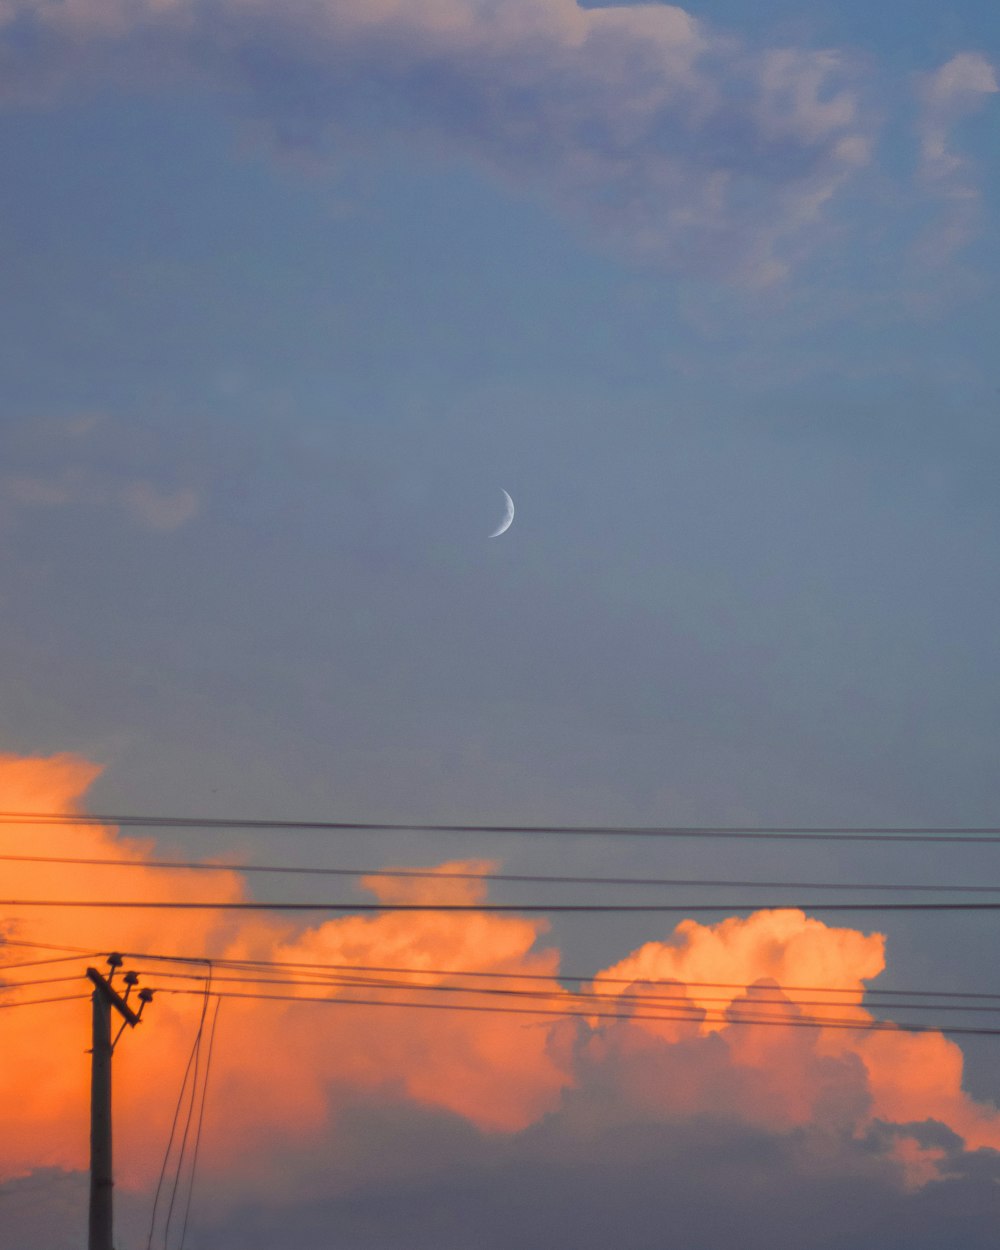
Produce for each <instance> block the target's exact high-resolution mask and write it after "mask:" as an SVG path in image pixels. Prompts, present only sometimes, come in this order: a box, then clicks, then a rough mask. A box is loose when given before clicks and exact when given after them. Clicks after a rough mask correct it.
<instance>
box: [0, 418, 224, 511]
mask: <svg viewBox="0 0 1000 1250" xmlns="http://www.w3.org/2000/svg"><path fill="white" fill-rule="evenodd" d="M12 430H13V431H14V432H15V435H14V438H13V439H12V440H11V441H13V442H15V443H17V444H18V446H17V448H16V450H14V449H12V448H10V447H8V448H5V449H4V451H5V452H6V455H5V456H4V459H5V461H6V465H7V470H6V472H0V518H4V519H6V520H7V521H8V522H10V521H11V520H13V519H16V518H17V517H18V516H22V517H23V516H24V515H26V514H30V513H31V512H37V511H45V510H53V509H72V508H89V509H96V510H102V511H107V510H111V511H118V512H119V513H122V514H124V515H125V516H127V517H129V518H130V519H131V520H133V521H134V522H136V523H137V524H138V525H140V526H142V527H143V528H145V529H150V530H156V531H158V532H160V533H168V532H170V531H172V530H176V529H179V528H180V527H181V526H182V525H185V524H187V522H188V521H191V520H193V519H194V517H196V516H197V515H198V513H199V512H200V510H201V494H200V492H199V491H198V490H196V489H195V488H194V487H193V486H191V485H190V484H187V483H169V484H168V483H164V482H163V481H162V480H160V481H154V480H153V479H152V478H151V477H150V476H149V475H148V473H142V472H136V471H133V470H132V469H130V468H129V467H128V464H127V462H128V460H129V456H128V454H127V453H122V452H121V451H120V449H119V448H118V443H119V442H122V441H125V440H123V439H122V427H121V424H120V423H116V422H114V421H113V420H111V419H110V418H107V417H105V416H102V415H100V414H90V413H86V414H82V415H81V416H79V417H72V418H68V419H66V418H63V419H59V420H52V421H45V422H30V423H25V424H24V425H22V427H21V429H20V431H17V427H16V425H14V426H11V427H8V431H7V432H8V434H10V433H11V431H12ZM98 434H99V437H97V436H98ZM109 449H110V451H111V453H112V454H109ZM116 450H117V451H118V453H119V454H117V455H115V454H113V453H114V452H115V451H116ZM115 459H118V460H119V461H120V462H121V463H120V464H119V466H118V467H117V468H109V467H108V462H111V463H112V464H113V462H114V460H115ZM18 461H20V462H21V463H22V465H23V467H15V465H16V464H17V462H18Z"/></svg>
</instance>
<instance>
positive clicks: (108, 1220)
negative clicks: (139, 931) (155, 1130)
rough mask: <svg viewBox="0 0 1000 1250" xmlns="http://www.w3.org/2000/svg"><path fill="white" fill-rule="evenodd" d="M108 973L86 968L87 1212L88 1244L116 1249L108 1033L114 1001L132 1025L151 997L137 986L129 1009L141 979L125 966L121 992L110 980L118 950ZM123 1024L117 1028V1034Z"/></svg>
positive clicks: (92, 1247) (96, 1249) (110, 960)
mask: <svg viewBox="0 0 1000 1250" xmlns="http://www.w3.org/2000/svg"><path fill="white" fill-rule="evenodd" d="M108 963H109V964H110V966H111V974H110V976H108V977H107V978H105V977H103V976H101V974H100V973H99V972H98V971H97V969H96V968H88V969H87V976H88V978H89V979H90V980H91V981H92V982H93V983H94V993H93V995H92V997H91V1001H92V1003H93V1030H92V1032H93V1045H92V1048H91V1052H90V1214H89V1234H88V1241H87V1250H114V1246H113V1242H112V1226H113V1216H114V1206H113V1202H112V1196H111V1195H112V1189H113V1187H114V1183H115V1182H114V1173H113V1170H112V1153H111V1056H112V1054H113V1053H114V1049H115V1042H116V1041H117V1040H118V1039H117V1038H115V1040H114V1041H112V1039H111V1009H112V1007H113V1008H114V1009H115V1011H117V1012H118V1014H119V1015H120V1016H121V1017H122V1020H123V1024H122V1026H121V1027H122V1029H124V1027H125V1025H126V1024H127V1025H129V1027H130V1028H135V1026H136V1025H137V1024H138V1023H139V1017H140V1016H141V1015H142V1009H143V1007H145V1005H146V1004H147V1003H148V1002H149V1001H150V999H152V997H153V991H152V990H140V991H139V1010H138V1011H137V1012H135V1011H133V1010H132V1008H131V1007H130V1006H129V1005H128V997H129V995H130V994H131V993H132V988H133V986H135V985H136V983H137V982H138V980H139V977H138V975H137V974H136V973H134V972H126V974H125V985H126V986H127V987H128V988H127V989H126V991H125V997H124V998H122V996H121V995H120V994H119V993H118V991H117V990H115V989H114V987H113V986H112V984H111V978H112V977H113V976H114V975H115V969H116V968H120V967H121V963H122V957H121V955H116V954H112V955H109V956H108ZM120 1034H121V1029H119V1035H120Z"/></svg>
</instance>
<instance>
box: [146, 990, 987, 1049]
mask: <svg viewBox="0 0 1000 1250" xmlns="http://www.w3.org/2000/svg"><path fill="white" fill-rule="evenodd" d="M157 992H158V993H160V994H184V995H198V996H199V997H200V996H201V995H202V993H203V991H202V990H184V989H170V988H167V989H160V990H158V991H157ZM213 995H214V996H216V997H218V998H222V999H245V1000H250V1001H254V1002H292V1003H323V1004H325V1005H326V1006H328V1007H389V1008H395V1009H397V1010H399V1009H403V1010H424V1011H457V1012H478V1013H486V1014H490V1015H519V1016H549V1017H551V1016H559V1017H570V1018H576V1019H583V1020H591V1019H611V1020H624V1021H632V1020H655V1021H660V1022H669V1021H677V1022H681V1023H685V1022H686V1023H705V1024H724V1025H729V1024H746V1025H763V1026H767V1025H769V1026H771V1027H775V1028H817V1029H823V1028H833V1029H853V1030H855V1031H857V1032H863V1033H874V1032H902V1033H959V1034H966V1035H975V1036H979V1037H1000V1028H989V1027H985V1026H976V1025H949V1024H944V1025H929V1024H928V1025H924V1024H906V1023H899V1022H896V1021H877V1020H871V1021H860V1022H859V1021H836V1020H825V1019H823V1018H821V1017H816V1018H812V1017H801V1016H799V1017H791V1018H788V1019H780V1020H779V1019H775V1018H774V1017H773V1016H771V1017H770V1018H766V1017H761V1018H758V1017H754V1016H742V1015H734V1016H729V1015H721V1014H720V1015H716V1016H714V1017H713V1016H711V1015H706V1016H704V1017H698V1018H696V1017H693V1016H692V1015H690V1014H687V1015H669V1014H665V1013H645V1012H633V1011H630V1012H601V1011H594V1010H592V1009H590V1010H585V1011H573V1010H566V1009H564V1008H557V1007H553V1008H542V1007H497V1006H487V1005H473V1004H468V1003H413V1002H403V1003H401V1002H386V1001H385V1000H384V999H377V998H376V999H364V998H313V997H307V996H304V995H298V994H260V993H254V994H248V993H237V992H235V991H232V990H226V991H213ZM793 1005H794V1004H793Z"/></svg>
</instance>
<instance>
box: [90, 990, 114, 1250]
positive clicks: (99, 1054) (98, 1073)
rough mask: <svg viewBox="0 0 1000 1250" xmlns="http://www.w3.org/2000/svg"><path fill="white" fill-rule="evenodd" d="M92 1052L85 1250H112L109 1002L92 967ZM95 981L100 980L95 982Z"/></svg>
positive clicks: (112, 1183)
mask: <svg viewBox="0 0 1000 1250" xmlns="http://www.w3.org/2000/svg"><path fill="white" fill-rule="evenodd" d="M87 976H88V977H90V979H91V980H92V981H94V993H93V995H92V997H91V1001H92V1002H93V1005H94V1024H93V1038H94V1041H93V1049H92V1050H91V1052H90V1236H89V1240H88V1242H87V1246H88V1250H113V1246H112V1240H111V1218H112V1202H111V1188H112V1186H113V1185H114V1179H113V1177H112V1174H111V999H110V997H109V995H108V994H107V993H106V989H107V985H106V982H105V981H104V978H103V977H102V976H101V974H100V973H99V972H97V971H95V970H94V969H93V968H88V969H87ZM95 978H100V982H99V983H98V982H97V981H96V980H95Z"/></svg>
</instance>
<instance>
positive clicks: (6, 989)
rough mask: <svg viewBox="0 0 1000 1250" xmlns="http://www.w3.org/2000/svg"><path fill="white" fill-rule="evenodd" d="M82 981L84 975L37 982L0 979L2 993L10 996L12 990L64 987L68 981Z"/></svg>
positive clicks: (47, 978) (46, 978)
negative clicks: (47, 986)
mask: <svg viewBox="0 0 1000 1250" xmlns="http://www.w3.org/2000/svg"><path fill="white" fill-rule="evenodd" d="M81 980H83V973H78V974H76V975H74V976H66V977H42V978H39V979H37V980H35V979H33V980H31V981H4V980H2V979H0V993H2V994H8V993H10V991H11V990H27V989H35V988H37V987H38V986H39V985H63V984H65V983H66V982H67V981H81Z"/></svg>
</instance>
